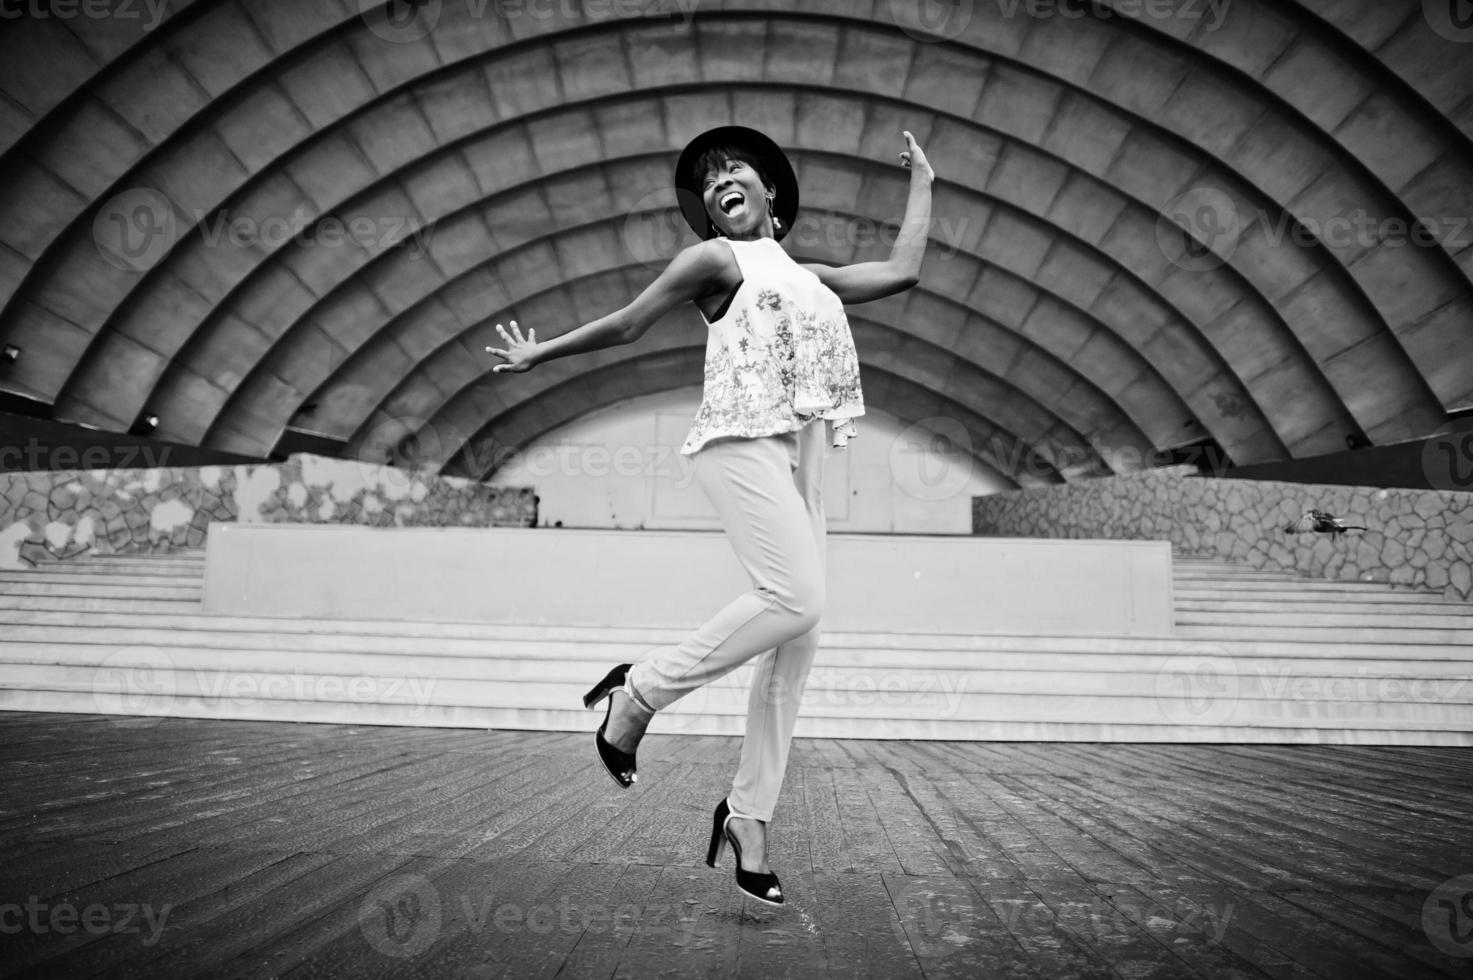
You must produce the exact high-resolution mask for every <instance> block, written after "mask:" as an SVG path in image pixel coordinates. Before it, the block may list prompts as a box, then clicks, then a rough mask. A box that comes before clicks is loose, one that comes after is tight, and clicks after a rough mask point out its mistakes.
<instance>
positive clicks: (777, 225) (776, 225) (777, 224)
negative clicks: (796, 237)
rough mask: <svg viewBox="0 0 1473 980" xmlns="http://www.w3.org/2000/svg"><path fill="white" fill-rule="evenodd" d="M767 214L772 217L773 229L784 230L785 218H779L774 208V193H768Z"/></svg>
mask: <svg viewBox="0 0 1473 980" xmlns="http://www.w3.org/2000/svg"><path fill="white" fill-rule="evenodd" d="M767 215H768V217H770V218H772V230H773V231H782V230H783V219H781V218H779V217H778V216H777V215H776V214H775V213H774V212H773V210H772V195H771V194H769V195H767Z"/></svg>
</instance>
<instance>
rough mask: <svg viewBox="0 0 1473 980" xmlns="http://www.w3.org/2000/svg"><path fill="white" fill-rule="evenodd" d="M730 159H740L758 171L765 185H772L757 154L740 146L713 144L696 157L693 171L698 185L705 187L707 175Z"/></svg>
mask: <svg viewBox="0 0 1473 980" xmlns="http://www.w3.org/2000/svg"><path fill="white" fill-rule="evenodd" d="M730 160H740V161H741V162H742V163H745V164H746V165H747V166H749V167H751V168H752V169H753V170H755V171H757V179H758V180H760V181H762V186H763V187H771V186H772V181H770V180H768V179H767V172H766V171H765V170H763V169H762V163H761V161H760V160H758V159H757V156H756V154H754V153H752V152H750V151H748V150H745V149H743V148H742V147H740V146H713V147H711V148H710V149H709V150H707V151H706V152H705V153H702V154H701V155H700V156H699V157H697V158H696V165H695V169H694V170H693V171H692V172H693V173H694V175H695V178H696V187H697V188H704V187H705V184H706V175H707V174H709V173H711V172H712V171H713V170H720V169H721V168H722V167H724V166H726V164H727V162H728V161H730Z"/></svg>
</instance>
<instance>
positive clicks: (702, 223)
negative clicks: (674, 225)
mask: <svg viewBox="0 0 1473 980" xmlns="http://www.w3.org/2000/svg"><path fill="white" fill-rule="evenodd" d="M715 146H735V147H739V148H740V149H743V150H745V151H747V152H748V153H750V154H751V155H752V156H753V157H754V158H755V159H756V160H757V163H758V165H759V166H760V167H761V169H762V175H763V176H764V177H765V178H766V179H767V182H768V183H769V184H771V185H772V188H773V192H774V194H773V202H772V213H773V214H774V215H776V216H777V217H778V218H781V219H782V228H780V229H775V230H774V231H773V237H774V238H775V239H777V240H778V241H782V240H783V236H785V235H786V234H787V233H788V232H789V231H791V230H792V228H793V220H794V219H795V218H796V217H797V216H798V176H797V175H796V174H795V173H793V165H792V164H791V163H789V162H788V156H787V154H786V153H784V152H783V151H782V148H781V147H779V146H778V145H777V144H776V143H774V142H773V141H772V140H770V139H768V138H767V137H766V136H764V135H763V134H762V133H759V132H757V130H755V129H748V128H747V127H746V126H718V127H716V128H715V129H708V130H706V131H705V132H704V133H702V134H701V135H699V136H697V137H696V138H695V139H693V140H691V141H690V142H689V143H687V144H686V146H685V149H684V150H681V151H680V160H679V161H677V162H676V164H675V198H676V200H677V201H679V203H680V213H681V214H682V215H684V216H685V223H686V224H688V225H690V227H691V230H692V231H694V232H695V233H696V237H698V238H701V239H703V240H704V239H707V238H710V237H712V232H711V219H710V217H709V216H708V215H707V214H706V204H705V201H703V200H702V195H701V183H700V178H699V176H698V175H697V174H696V172H695V169H696V161H697V160H699V159H700V158H701V154H703V153H705V152H706V151H707V150H709V149H711V148H712V147H715Z"/></svg>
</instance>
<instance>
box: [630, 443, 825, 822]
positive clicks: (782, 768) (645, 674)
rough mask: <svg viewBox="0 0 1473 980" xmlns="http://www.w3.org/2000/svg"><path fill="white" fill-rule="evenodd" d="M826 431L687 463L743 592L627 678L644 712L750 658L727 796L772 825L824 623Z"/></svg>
mask: <svg viewBox="0 0 1473 980" xmlns="http://www.w3.org/2000/svg"><path fill="white" fill-rule="evenodd" d="M826 426H827V423H825V422H824V421H822V420H815V421H813V422H810V423H809V424H808V425H806V426H804V427H803V428H802V429H800V430H799V431H797V432H789V433H785V434H783V435H777V436H763V437H761V438H758V439H720V440H717V441H714V442H710V443H707V444H706V445H705V446H704V447H703V448H702V449H701V450H700V451H699V452H697V453H696V454H695V477H696V480H697V482H699V483H700V485H701V489H702V490H704V491H705V493H706V496H707V497H708V498H709V499H710V501H711V503H712V505H713V506H714V507H715V508H716V513H717V515H718V516H719V517H720V519H721V524H722V526H723V527H724V528H725V529H726V536H727V540H729V541H730V542H731V546H732V549H733V550H734V551H735V552H736V556H737V559H738V560H739V561H740V562H741V563H742V567H743V568H745V569H746V571H747V575H748V576H749V577H750V578H751V580H752V591H751V592H748V593H746V594H744V595H741V596H739V597H737V598H736V599H734V600H733V601H732V602H731V603H730V604H728V605H727V606H726V607H725V608H723V609H722V610H721V611H720V612H718V613H716V615H715V616H712V617H711V618H710V619H709V620H707V621H706V623H705V625H703V626H701V627H700V628H699V629H697V630H696V631H695V632H694V633H692V634H691V635H690V636H688V637H686V638H685V640H684V641H682V642H681V643H680V644H679V645H678V646H673V647H664V648H661V649H658V650H654V651H651V652H650V653H649V654H647V655H646V656H645V657H644V658H643V659H642V660H640V662H639V663H637V664H635V665H634V668H633V669H632V670H631V671H630V680H631V682H632V684H633V687H634V690H635V692H636V693H637V694H638V695H639V697H640V698H641V700H643V701H645V702H646V704H647V705H648V706H649V707H652V708H654V709H656V710H660V709H662V708H667V707H669V706H670V705H671V704H673V703H675V702H676V701H678V700H679V699H680V698H682V697H684V696H685V695H687V694H689V693H690V692H691V691H693V690H695V689H696V688H698V687H700V686H701V685H703V684H708V683H710V682H711V681H714V680H715V679H716V678H718V677H721V676H723V675H724V674H727V673H730V672H731V671H732V670H735V669H736V668H737V667H740V666H741V665H742V664H744V663H746V662H747V661H749V660H751V659H752V658H754V657H758V658H760V659H758V661H757V664H756V675H755V676H754V677H753V678H752V688H751V691H750V693H749V695H748V699H747V732H746V737H745V738H744V739H743V740H742V758H741V762H740V763H739V764H738V766H737V772H736V778H735V779H734V780H733V781H732V788H731V794H730V796H729V797H728V802H729V805H730V807H731V808H732V809H733V810H735V811H737V812H738V813H742V814H745V815H747V816H752V817H756V818H758V819H759V820H771V819H772V811H773V809H774V807H776V805H777V797H778V793H779V791H780V790H781V789H782V783H783V775H784V773H785V772H786V771H787V767H788V746H789V744H790V743H791V742H792V738H793V724H794V722H795V721H796V720H797V717H798V706H799V703H800V701H801V699H802V695H803V685H804V683H805V682H806V681H807V679H808V669H809V667H810V666H812V664H813V654H814V652H815V651H816V650H817V649H818V637H819V630H818V621H819V618H820V617H821V616H822V615H823V606H824V597H825V583H824V577H825V572H824V514H823V464H824V454H825V438H824V437H825V431H826Z"/></svg>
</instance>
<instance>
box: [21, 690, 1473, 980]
mask: <svg viewBox="0 0 1473 980" xmlns="http://www.w3.org/2000/svg"><path fill="white" fill-rule="evenodd" d="M588 721H589V728H590V730H591V729H592V727H593V726H594V724H595V718H594V716H593V715H592V713H590V714H589V716H588ZM737 746H738V742H737V740H736V739H734V738H730V737H721V736H651V737H650V739H649V740H648V741H647V742H646V745H645V747H644V748H643V749H642V750H641V774H642V777H643V778H642V779H641V781H640V783H639V784H638V785H637V786H636V787H634V788H633V789H631V790H627V791H621V790H620V789H618V788H617V787H616V786H614V784H613V783H612V782H611V781H610V780H609V779H608V777H607V776H606V775H605V774H604V772H603V771H602V769H601V768H600V767H599V766H598V764H597V762H596V761H595V760H594V756H593V753H592V740H591V736H590V735H589V734H588V733H587V732H582V733H576V734H575V733H557V732H511V731H469V730H464V729H460V730H444V729H429V728H389V727H370V726H340V725H325V724H316V725H311V724H292V723H268V722H250V721H219V720H203V719H188V718H177V717H170V718H157V717H153V718H124V717H109V716H103V715H62V714H43V713H0V763H3V768H4V772H5V774H6V778H5V781H4V791H3V793H4V798H3V806H0V835H3V845H4V853H5V855H6V857H5V860H4V862H3V864H0V924H3V925H5V926H6V932H7V933H9V934H8V935H6V936H5V939H4V949H5V953H4V959H5V966H4V970H3V972H4V973H5V975H7V976H9V977H16V978H19V977H32V978H39V977H46V978H71V977H93V976H108V977H139V978H144V977H147V978H158V977H180V976H190V977H231V978H252V977H260V978H265V977H281V978H290V980H304V978H309V977H353V978H355V980H365V978H374V977H402V976H416V977H435V978H461V977H475V978H492V977H518V978H520V977H529V976H542V977H560V978H579V977H615V976H618V977H641V978H642V977H656V976H672V977H673V976H679V977H692V976H708V977H738V976H742V977H764V978H769V977H770V978H777V977H804V978H808V977H826V976H828V977H846V978H848V977H857V976H859V977H862V976H870V977H886V978H891V977H894V978H907V977H928V978H930V977H1015V978H1047V980H1072V978H1082V977H1112V978H1119V977H1132V978H1136V977H1159V978H1170V980H1178V978H1198V977H1200V978H1221V977H1233V978H1262V977H1285V978H1287V977H1327V978H1344V977H1355V978H1375V977H1403V978H1410V977H1417V978H1421V977H1466V976H1467V975H1468V972H1467V971H1468V969H1469V963H1470V962H1473V960H1470V959H1469V958H1467V956H1468V954H1470V953H1473V942H1470V939H1469V937H1468V936H1467V934H1466V919H1465V918H1462V917H1458V918H1450V917H1449V916H1450V914H1451V913H1450V910H1454V909H1459V908H1463V907H1466V903H1467V902H1468V900H1469V899H1468V895H1469V893H1470V892H1473V877H1469V876H1470V875H1473V837H1470V836H1469V834H1468V833H1467V828H1468V825H1469V821H1470V818H1473V750H1469V749H1466V748H1462V749H1457V748H1410V747H1403V748H1391V747H1379V748H1378V747H1366V746H1248V745H1238V746H1229V745H1221V746H1189V745H1091V744H1022V743H1001V742H994V743H977V742H971V743H959V742H948V741H929V742H909V741H864V740H855V739H848V740H827V739H800V740H798V741H797V742H795V745H794V751H793V756H792V762H791V766H790V769H789V773H788V779H787V783H786V785H785V787H784V795H783V798H782V800H781V802H780V804H779V809H778V813H777V816H776V818H775V820H774V825H773V841H772V844H773V850H772V863H773V865H774V867H775V868H776V869H778V870H779V872H780V873H781V874H782V878H783V883H784V886H785V888H786V890H787V892H788V895H789V899H790V902H789V905H787V906H786V907H784V908H781V909H773V908H769V907H766V906H759V905H757V904H756V903H752V902H749V901H744V900H743V899H742V897H741V895H740V894H739V893H738V892H737V891H736V890H735V887H734V885H733V883H732V880H731V872H730V870H721V871H712V870H709V869H707V868H706V867H705V866H704V864H703V860H702V859H703V854H704V847H705V839H704V834H705V832H706V828H707V826H708V824H709V814H710V810H711V808H712V806H714V804H715V803H716V802H717V800H718V799H720V797H721V796H722V795H723V793H724V791H725V787H726V785H727V781H728V780H729V778H730V774H731V770H732V766H733V765H734V763H735V759H736V753H737ZM17 924H19V925H20V928H19V929H18V930H17V929H15V928H13V926H15V925H17ZM1460 941H1461V945H1459V942H1460Z"/></svg>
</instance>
